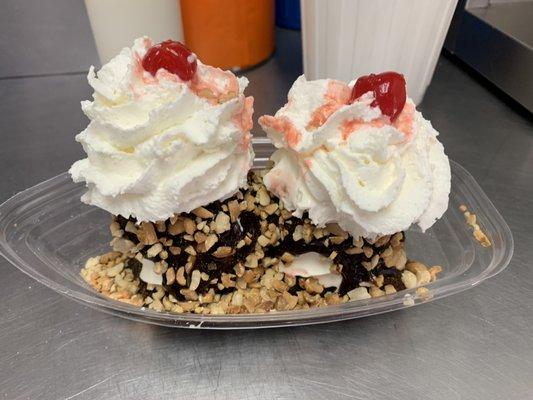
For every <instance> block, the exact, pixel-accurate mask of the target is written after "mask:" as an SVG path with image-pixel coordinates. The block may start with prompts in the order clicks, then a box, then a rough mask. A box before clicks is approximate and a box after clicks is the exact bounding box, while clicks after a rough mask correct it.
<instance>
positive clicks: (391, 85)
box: [350, 72, 407, 122]
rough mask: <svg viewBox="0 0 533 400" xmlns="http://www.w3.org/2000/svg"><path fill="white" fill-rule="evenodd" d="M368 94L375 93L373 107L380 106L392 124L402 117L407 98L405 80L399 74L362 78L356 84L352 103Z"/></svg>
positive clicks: (372, 75)
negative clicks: (399, 116)
mask: <svg viewBox="0 0 533 400" xmlns="http://www.w3.org/2000/svg"><path fill="white" fill-rule="evenodd" d="M367 92H373V93H374V97H375V100H374V101H373V102H372V106H373V107H375V106H379V108H380V110H381V112H382V113H383V114H385V115H387V116H388V117H389V118H390V120H391V122H392V121H394V120H395V119H396V118H397V117H398V115H400V113H401V112H402V110H403V106H404V105H405V100H406V98H407V95H406V92H405V78H404V77H403V75H402V74H399V73H397V72H383V73H381V74H377V75H375V74H370V75H366V76H362V77H360V78H359V79H357V81H356V82H355V85H354V87H353V89H352V96H351V97H350V103H353V101H354V100H356V99H358V98H359V97H361V96H362V95H363V94H365V93H367Z"/></svg>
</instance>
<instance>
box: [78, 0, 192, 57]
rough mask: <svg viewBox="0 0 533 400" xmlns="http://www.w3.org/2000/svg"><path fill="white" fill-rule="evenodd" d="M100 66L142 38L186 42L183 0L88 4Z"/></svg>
mask: <svg viewBox="0 0 533 400" xmlns="http://www.w3.org/2000/svg"><path fill="white" fill-rule="evenodd" d="M85 7H86V8H87V14H88V15H89V20H90V22H91V29H92V31H93V35H94V41H95V42H96V49H97V50H98V55H99V57H100V62H101V63H102V64H105V63H106V62H108V61H109V60H110V59H111V58H113V57H115V56H116V55H117V54H118V53H119V52H120V50H122V48H124V47H127V46H128V47H129V46H131V45H132V44H133V40H134V39H136V38H138V37H140V36H144V35H147V36H150V37H151V38H152V39H153V40H154V41H155V42H156V43H157V42H162V41H163V40H166V39H173V40H179V41H181V42H183V28H182V24H181V11H180V6H179V0H85Z"/></svg>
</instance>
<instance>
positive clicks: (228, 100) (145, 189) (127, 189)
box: [70, 37, 253, 221]
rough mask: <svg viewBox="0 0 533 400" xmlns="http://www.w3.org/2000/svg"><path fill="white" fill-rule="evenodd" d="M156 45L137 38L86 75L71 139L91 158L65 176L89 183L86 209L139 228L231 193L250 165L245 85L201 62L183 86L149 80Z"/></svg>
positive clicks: (166, 76)
mask: <svg viewBox="0 0 533 400" xmlns="http://www.w3.org/2000/svg"><path fill="white" fill-rule="evenodd" d="M152 45H153V43H152V41H151V40H150V39H148V38H146V37H145V38H140V39H137V40H135V42H134V45H133V47H132V48H124V49H123V50H122V51H121V52H120V54H119V55H118V56H116V57H115V58H113V59H112V60H111V61H110V62H109V63H107V64H106V65H104V66H103V67H102V68H101V69H100V70H99V71H98V73H96V72H95V69H94V67H91V68H90V70H89V74H88V76H87V78H88V81H89V84H90V85H91V86H92V87H93V89H94V94H93V101H83V102H82V103H81V105H82V110H83V112H84V113H85V114H86V115H87V117H88V118H89V119H90V123H89V125H88V127H87V128H86V129H85V130H84V131H83V132H81V133H80V134H78V135H77V136H76V140H77V141H78V142H80V143H81V144H82V145H83V149H84V150H85V152H86V153H87V158H85V159H83V160H80V161H77V162H76V163H74V165H73V166H72V167H71V169H70V174H71V175H72V178H73V180H74V181H75V182H82V181H84V182H86V185H87V188H88V191H87V192H86V193H85V194H84V195H83V197H82V201H83V202H85V203H87V204H92V205H95V206H98V207H100V208H103V209H105V210H107V211H109V212H110V213H112V214H115V215H118V214H120V215H122V216H124V217H128V216H133V217H135V218H137V220H139V221H158V220H165V219H167V218H169V217H170V216H172V215H173V214H175V213H180V212H188V211H191V210H193V209H194V208H196V207H199V206H202V205H206V204H208V203H210V202H212V201H215V200H220V199H224V198H226V197H229V196H231V195H232V194H234V193H235V192H236V191H237V189H238V188H239V187H242V186H245V184H246V176H247V173H248V171H249V169H250V167H251V163H252V161H253V150H252V147H251V145H250V129H251V128H252V114H253V98H252V97H245V96H244V89H245V88H246V86H247V84H248V80H247V79H246V78H237V77H235V75H233V74H232V73H231V72H229V71H222V70H220V69H218V68H213V67H210V66H207V65H204V64H202V63H201V62H200V61H198V63H197V70H196V73H195V75H194V77H193V79H192V80H190V81H187V82H184V81H182V80H180V78H179V77H178V76H177V75H175V74H172V73H170V72H168V71H167V70H165V69H159V70H158V71H157V73H156V74H155V76H152V75H151V74H150V73H149V72H147V71H145V70H144V69H143V67H142V59H143V56H144V55H145V54H146V52H147V50H148V49H149V48H150V47H151V46H152ZM193 56H194V55H193Z"/></svg>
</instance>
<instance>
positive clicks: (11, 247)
mask: <svg viewBox="0 0 533 400" xmlns="http://www.w3.org/2000/svg"><path fill="white" fill-rule="evenodd" d="M254 147H255V150H256V160H255V161H256V162H255V166H256V167H257V168H261V167H264V166H265V165H266V161H267V160H268V157H269V155H270V153H271V152H272V149H273V147H272V145H271V144H270V143H269V142H268V140H266V139H261V138H259V139H254ZM451 168H452V191H451V196H450V206H449V209H448V211H447V212H446V214H445V215H444V217H443V218H442V219H441V220H439V221H438V222H437V223H436V224H435V225H434V226H433V227H432V228H431V229H430V230H429V231H428V232H426V233H424V234H422V233H421V232H419V231H417V230H415V229H412V230H410V231H408V232H407V240H406V244H407V248H408V256H409V258H411V259H417V260H421V261H423V262H425V263H427V264H430V265H437V264H438V265H441V266H442V267H443V272H442V273H441V274H440V275H439V279H438V280H437V281H436V282H434V283H431V284H429V285H427V286H426V287H427V288H428V289H429V290H430V294H431V297H430V298H429V299H426V298H419V297H417V295H416V293H415V290H406V291H402V292H398V293H396V294H393V295H388V296H384V297H381V298H375V299H369V300H359V301H353V302H349V303H346V304H341V305H335V306H329V307H325V308H320V309H312V310H306V311H287V312H271V313H268V314H251V315H214V316H210V315H194V314H170V313H160V312H157V311H153V310H149V309H140V308H137V307H134V306H131V305H128V304H124V303H120V302H118V301H115V300H110V299H107V298H105V297H103V296H101V295H100V294H99V293H97V292H96V291H94V290H93V289H92V288H91V287H89V286H88V285H87V284H86V283H85V281H84V280H83V279H82V278H81V276H80V273H79V271H80V268H81V267H82V266H83V265H84V263H85V260H86V259H87V258H88V257H91V256H94V255H97V254H101V253H105V252H107V251H108V250H109V247H108V243H109V241H110V235H109V229H108V226H109V221H110V216H109V214H108V213H106V212H104V211H102V210H100V209H97V208H95V207H89V206H87V205H85V204H82V203H81V202H80V196H81V194H82V193H83V192H84V190H85V188H84V186H83V185H82V184H74V183H73V182H72V181H71V179H70V177H69V175H68V174H67V173H63V174H61V175H58V176H56V177H54V178H52V179H50V180H47V181H45V182H42V183H40V184H38V185H36V186H34V187H32V188H30V189H27V190H25V191H23V192H21V193H18V194H17V195H15V196H13V197H12V198H10V199H9V200H7V201H6V202H5V203H3V204H2V205H1V206H0V253H1V254H2V255H3V256H4V257H5V258H6V259H7V260H8V261H9V262H10V263H11V264H13V265H14V266H15V267H17V268H18V269H20V270H21V271H22V272H24V273H25V274H27V275H29V276H31V277H32V278H34V279H35V280H37V281H38V282H40V283H42V284H44V285H46V286H48V287H49V288H51V289H52V290H55V291H56V292H58V293H61V294H63V295H65V296H67V297H69V298H72V299H74V300H76V301H78V302H80V303H83V304H85V305H88V306H90V307H93V308H96V309H98V310H101V311H104V312H107V313H111V314H114V315H117V316H121V317H124V318H129V319H132V320H136V321H142V322H146V323H152V324H158V325H166V326H174V327H190V328H218V329H228V328H267V327H279V326H296V325H305V324H316V323H324V322H330V321H339V320H345V319H351V318H358V317H364V316H367V315H373V314H379V313H384V312H389V311H394V310H398V309H401V308H405V307H408V306H409V305H408V304H409V302H406V301H405V300H406V298H405V296H406V295H409V296H412V299H413V300H414V304H415V305H416V304H420V303H422V302H425V301H431V300H435V299H439V298H442V297H445V296H449V295H451V294H454V293H458V292H461V291H463V290H466V289H469V288H471V287H473V286H475V285H477V284H478V283H480V282H482V281H483V280H485V279H487V278H490V277H491V276H494V275H495V274H497V273H499V272H501V271H502V270H503V269H504V268H505V267H506V266H507V265H508V264H509V261H510V259H511V256H512V254H513V237H512V235H511V231H510V230H509V227H508V226H507V224H506V223H505V221H504V220H503V218H502V216H501V215H500V213H498V211H497V210H496V209H495V208H494V205H493V204H492V203H491V202H490V200H489V199H488V198H487V196H486V195H485V194H484V193H483V191H482V190H481V188H480V187H479V185H478V184H477V183H476V182H475V181H474V179H473V178H472V176H471V175H470V174H469V173H468V172H467V171H466V170H465V169H463V168H462V167H461V166H460V165H459V164H457V163H455V162H453V161H452V162H451ZM461 204H466V205H467V206H468V207H469V209H470V210H471V211H472V212H474V213H475V214H477V217H478V222H479V223H480V225H481V226H482V229H483V230H484V231H485V233H486V234H487V236H488V237H489V239H490V240H491V242H492V246H491V247H488V248H484V247H481V246H480V245H479V244H478V243H477V242H476V241H475V240H474V239H473V237H472V232H471V230H470V228H469V227H468V226H467V224H466V223H465V220H464V217H463V215H462V213H461V212H460V210H459V205H461Z"/></svg>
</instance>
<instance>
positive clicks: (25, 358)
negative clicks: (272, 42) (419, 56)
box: [0, 0, 533, 400]
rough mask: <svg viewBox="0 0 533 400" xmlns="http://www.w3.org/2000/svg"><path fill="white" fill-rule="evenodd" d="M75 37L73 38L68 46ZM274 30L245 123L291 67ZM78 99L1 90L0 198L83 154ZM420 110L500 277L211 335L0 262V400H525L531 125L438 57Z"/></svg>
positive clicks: (44, 89) (293, 54) (269, 105)
mask: <svg viewBox="0 0 533 400" xmlns="http://www.w3.org/2000/svg"><path fill="white" fill-rule="evenodd" d="M25 4H31V1H26V2H25ZM49 4H50V6H53V5H54V4H56V5H57V4H61V3H57V2H56V1H55V0H54V1H50V2H49ZM77 4H78V8H79V7H80V6H81V2H80V1H77ZM69 10H71V11H69V12H74V11H72V10H73V8H72V7H71V8H69ZM78 11H79V10H78ZM60 12H61V10H58V13H60ZM80 12H81V11H80ZM63 17H64V16H63ZM35 18H38V16H35ZM1 29H2V27H0V30H1ZM52 31H53V29H52ZM79 32H82V33H83V34H85V33H86V32H87V30H86V29H79V30H77V31H73V32H71V34H72V35H76V34H81V33H79ZM52 33H53V32H46V30H45V31H44V32H39V35H45V34H52ZM278 33H279V35H278V41H279V46H278V54H277V56H276V57H274V58H273V59H271V60H270V61H269V62H268V63H266V64H264V65H263V66H261V67H260V68H257V69H255V70H253V71H249V72H248V73H247V74H246V75H247V76H248V77H249V78H250V79H251V80H252V83H251V84H250V87H249V93H250V94H252V95H254V96H255V97H256V110H257V114H258V115H260V114H262V113H265V112H268V111H273V110H274V109H276V108H277V107H279V106H280V105H281V104H282V103H283V102H284V97H285V94H286V91H287V89H288V88H289V86H290V83H291V82H292V80H293V79H294V78H295V77H296V76H297V75H298V74H299V72H300V69H301V66H300V63H299V61H298V51H299V50H297V49H298V46H299V37H298V34H296V33H294V32H288V31H279V32H278ZM5 37H6V36H5V35H4V36H2V35H0V38H5ZM17 37H18V36H17V35H13V36H12V38H17ZM26 37H27V36H24V37H22V38H20V37H18V38H19V39H13V40H26V39H25V38H26ZM86 39H87V38H84V39H83V40H86ZM3 40H5V39H3ZM81 40H82V39H80V41H81ZM22 44H27V43H22ZM295 46H296V47H295ZM294 49H296V50H294ZM54 51H59V49H56V50H54ZM64 51H65V52H67V53H68V51H69V49H65V50H64ZM87 51H92V52H93V53H94V50H91V49H88V50H87ZM50 56H58V54H51V55H50ZM59 56H60V55H59ZM94 56H95V54H92V55H91V57H94ZM3 62H11V61H9V60H7V61H5V59H2V63H3ZM13 62H14V63H15V64H16V62H17V61H16V60H15V61H13ZM15 64H14V65H15ZM66 65H67V66H68V64H66ZM29 67H32V66H31V65H30V66H29ZM6 68H7V67H6ZM34 68H37V69H38V65H36V66H34ZM6 70H7V69H6ZM89 95H90V92H89V89H88V87H87V85H86V83H85V77H84V76H83V75H80V74H78V75H76V74H74V75H60V76H44V77H38V78H25V79H0V98H1V99H2V101H1V102H0V140H1V146H0V200H4V199H6V198H7V197H9V196H10V195H12V194H13V193H15V192H17V191H19V190H22V189H24V188H26V187H28V186H30V185H33V184H35V183H37V182H39V181H41V180H44V179H46V178H48V177H50V176H53V175H56V174H58V173H59V172H62V171H64V170H66V169H67V168H68V167H69V165H70V164H71V163H72V161H74V160H75V159H77V158H79V157H80V156H81V149H80V147H79V146H78V145H77V144H76V143H75V142H74V141H73V135H74V133H76V132H78V131H79V130H81V129H82V128H83V127H84V125H85V124H86V121H85V119H84V117H83V115H82V113H81V111H80V110H79V101H80V100H81V99H85V98H88V96H89ZM421 108H422V111H423V112H424V113H425V115H426V116H427V117H428V118H430V119H431V120H432V122H433V124H434V126H435V127H437V128H438V129H439V130H440V132H441V139H442V141H443V142H444V143H445V145H446V149H447V152H448V154H449V155H450V156H451V157H452V158H453V159H455V160H456V161H458V162H460V163H461V164H462V165H464V166H465V167H466V168H467V169H468V170H469V171H470V172H471V173H472V174H473V175H474V177H475V178H476V179H477V180H478V182H479V183H480V184H481V186H482V187H483V188H484V190H485V191H486V192H487V194H488V195H489V197H490V198H491V199H492V200H493V202H494V203H495V205H496V207H497V208H498V209H499V210H500V211H501V212H502V214H503V215H504V217H505V218H506V220H507V221H508V223H509V225H510V226H511V229H512V230H513V233H514V236H515V240H516V252H515V256H514V258H513V260H512V262H511V265H510V266H509V268H508V269H507V270H506V271H504V272H503V273H502V274H501V275H499V276H497V277H495V278H493V279H491V280H489V281H487V282H485V283H483V284H482V285H480V286H478V287H476V288H474V289H472V290H470V291H468V292H465V293H462V294H459V295H456V296H453V297H450V298H446V299H443V300H441V301H438V302H434V303H430V304H427V305H424V306H420V307H417V308H414V309H409V310H406V311H400V312H395V313H392V314H386V315H381V316H375V317H371V318H366V319H361V320H354V321H348V322H342V323H334V324H329V325H320V326H309V327H300V328H291V329H276V330H261V331H242V332H241V331H234V332H209V331H197V330H177V329H175V330H173V329H167V328H159V327H155V326H148V325H142V324H138V323H134V322H130V321H126V320H122V319H119V318H115V317H111V316H108V315H106V314H103V313H100V312H97V311H94V310H91V309H88V308H86V307H83V306H81V305H79V304H77V303H74V302H72V301H70V300H68V299H66V298H63V297H61V296H60V295H58V294H55V293H54V292H52V291H51V290H49V289H47V288H44V287H43V286H41V285H39V284H37V283H36V282H34V281H32V280H31V279H30V278H27V277H26V276H24V275H22V274H21V273H20V272H18V271H17V270H15V269H14V268H12V267H11V266H10V265H8V264H7V263H6V262H5V261H4V260H3V259H2V260H0V271H1V275H0V276H1V279H0V398H5V399H41V398H42V399H147V400H148V399H175V398H185V399H206V398H210V399H226V398H238V399H308V398H313V399H349V398H353V399H390V400H403V399H443V400H444V399H445V400H450V399H469V400H477V399H483V400H485V399H506V400H507V399H525V398H532V397H533V345H532V339H531V338H532V337H533V300H532V289H533V269H532V268H531V260H532V259H533V246H531V244H532V243H533V233H532V229H531V223H532V222H533V201H532V199H533V172H532V171H533V124H532V121H531V116H523V115H521V114H520V113H517V112H516V110H514V109H513V108H511V107H510V106H508V105H507V104H505V103H504V102H502V101H501V99H499V98H498V97H497V96H496V95H495V94H493V93H492V92H490V91H488V90H487V89H486V88H485V87H483V86H482V85H480V84H479V83H478V82H476V81H475V80H474V79H472V78H471V77H470V76H469V75H468V74H466V73H465V72H463V71H462V70H461V69H459V68H458V67H457V66H455V65H454V64H452V63H451V62H450V61H449V60H447V59H445V58H442V59H441V60H440V62H439V65H438V67H437V72H436V75H435V78H434V80H433V82H432V84H431V86H430V88H429V91H428V93H427V96H426V99H425V100H424V103H423V104H422V107H421ZM256 132H257V133H259V132H258V130H257V128H256Z"/></svg>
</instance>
